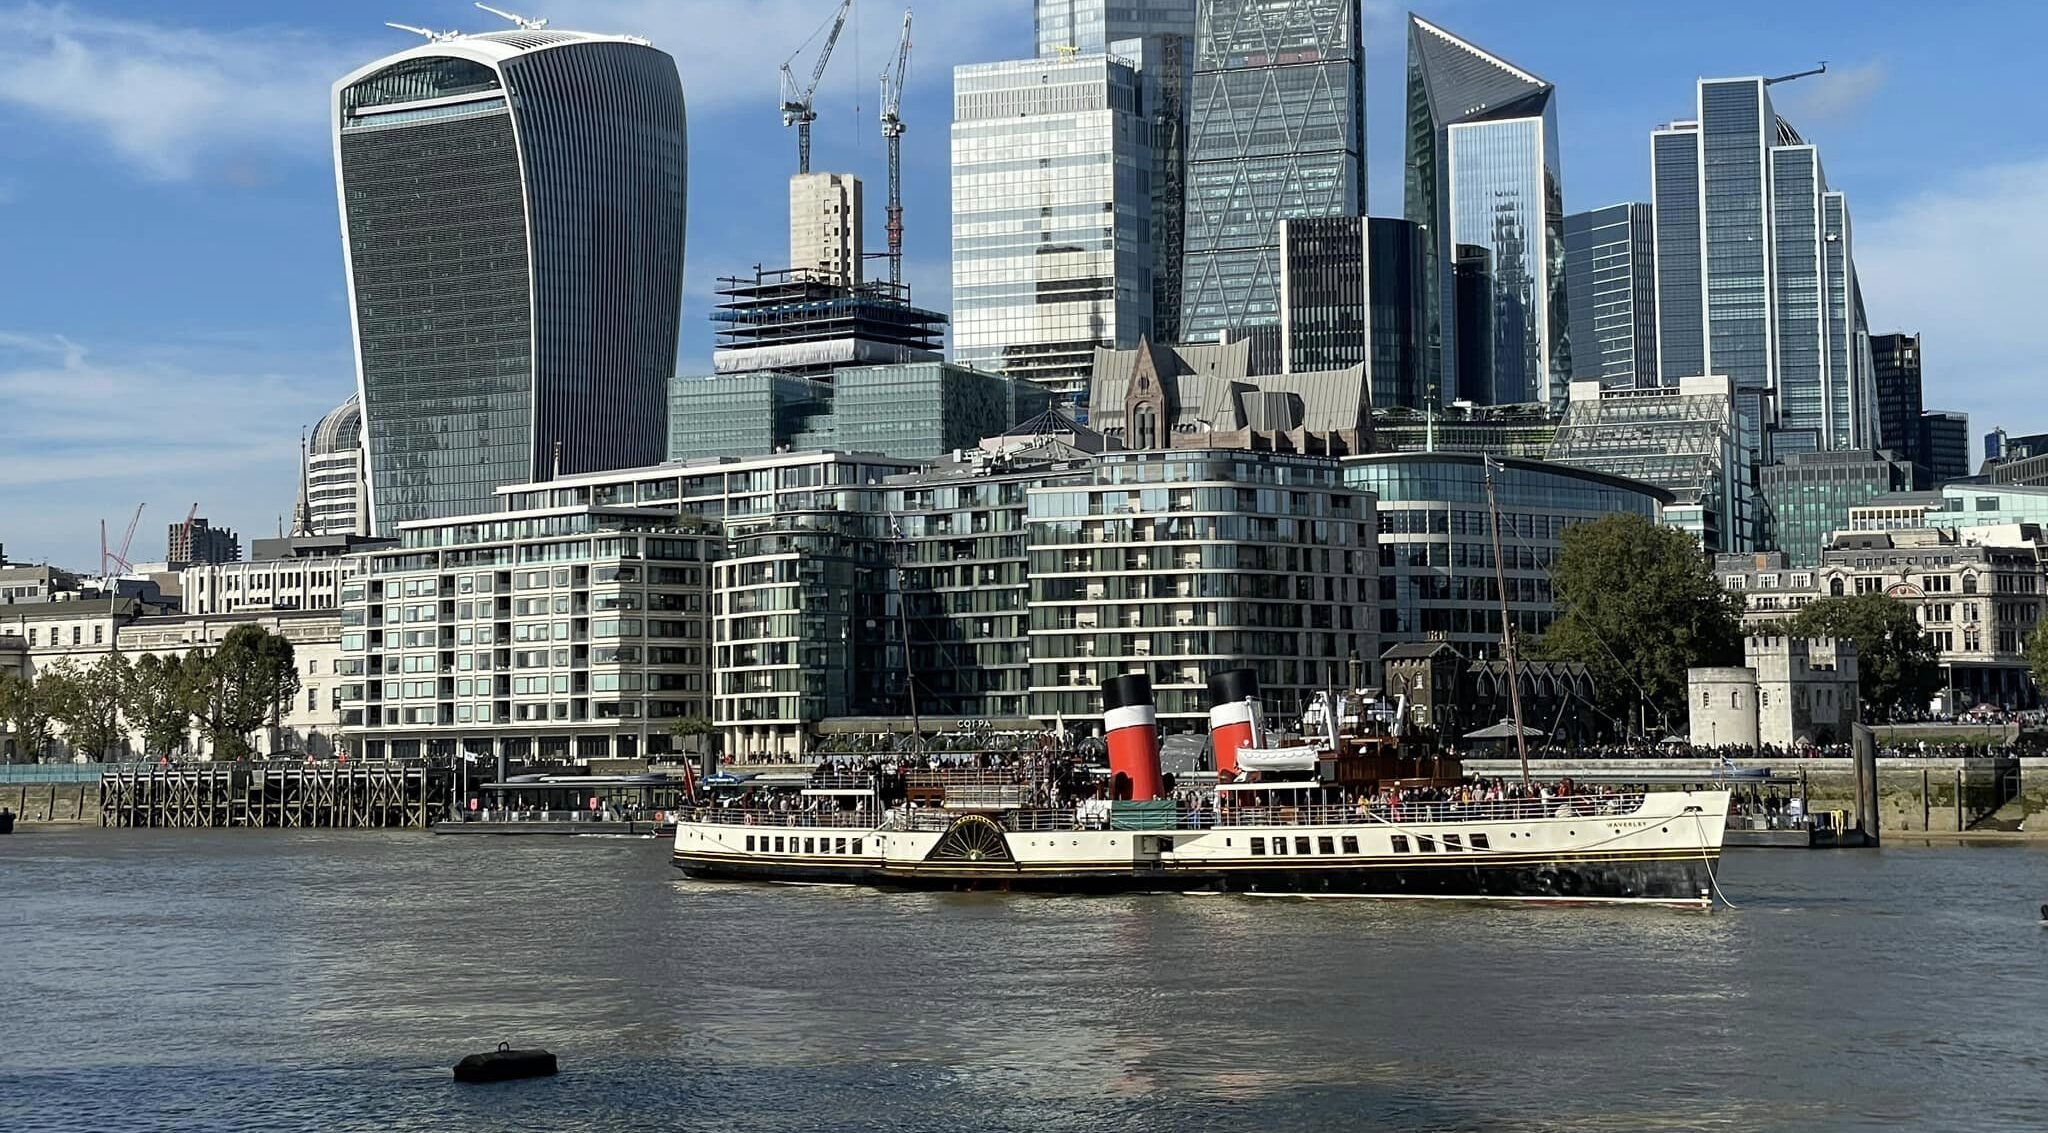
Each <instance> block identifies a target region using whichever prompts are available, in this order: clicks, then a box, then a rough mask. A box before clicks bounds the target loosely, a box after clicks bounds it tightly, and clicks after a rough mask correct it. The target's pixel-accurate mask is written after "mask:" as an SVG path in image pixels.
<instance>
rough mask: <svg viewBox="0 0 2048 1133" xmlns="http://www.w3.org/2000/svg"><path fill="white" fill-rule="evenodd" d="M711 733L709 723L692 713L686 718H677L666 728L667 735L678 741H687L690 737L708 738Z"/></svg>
mask: <svg viewBox="0 0 2048 1133" xmlns="http://www.w3.org/2000/svg"><path fill="white" fill-rule="evenodd" d="M711 732H712V728H711V721H709V720H706V719H705V718H704V717H702V716H698V715H696V714H694V713H692V714H691V715H688V716H678V717H676V719H675V720H674V721H673V722H672V723H670V724H669V726H668V734H669V735H671V736H674V737H675V738H676V739H678V740H682V739H687V738H689V737H691V736H708V735H710V734H711ZM700 750H701V747H700Z"/></svg>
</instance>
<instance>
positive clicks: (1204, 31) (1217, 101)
mask: <svg viewBox="0 0 2048 1133" xmlns="http://www.w3.org/2000/svg"><path fill="white" fill-rule="evenodd" d="M1191 114H1192V119H1191V124H1190V127H1189V131H1190V133H1189V143H1188V190H1187V233H1186V249H1185V252H1184V254H1183V255H1182V259H1181V263H1182V271H1181V287H1182V294H1181V319H1180V339H1181V341H1183V342H1213V341H1215V340H1216V338H1217V336H1218V335H1219V334H1221V333H1224V332H1229V333H1230V334H1231V336H1232V337H1233V338H1237V337H1247V334H1246V332H1249V331H1251V330H1252V329H1253V328H1265V335H1264V337H1263V338H1260V336H1258V335H1251V336H1250V337H1254V338H1255V339H1259V340H1260V341H1267V342H1270V343H1271V344H1272V346H1273V350H1274V352H1275V354H1276V357H1274V358H1272V359H1270V360H1262V361H1270V362H1271V363H1274V364H1276V365H1277V363H1278V358H1277V350H1278V340H1279V336H1278V332H1277V328H1278V325H1279V322H1280V247H1279V239H1280V235H1279V232H1280V230H1279V222H1280V221H1281V220H1282V219H1286V218H1292V217H1311V216H1358V215H1361V214H1363V213H1364V211H1365V51H1364V47H1363V43H1362V36H1361V32H1360V27H1359V15H1358V3H1357V0H1200V3H1199V5H1198V7H1197V21H1196V31H1195V64H1194V103H1193V110H1192V112H1191ZM1255 368H1263V367H1262V366H1261V367H1255Z"/></svg>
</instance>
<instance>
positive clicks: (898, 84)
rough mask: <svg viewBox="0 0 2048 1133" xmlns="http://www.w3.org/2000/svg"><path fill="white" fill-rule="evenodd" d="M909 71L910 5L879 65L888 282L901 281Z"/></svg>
mask: <svg viewBox="0 0 2048 1133" xmlns="http://www.w3.org/2000/svg"><path fill="white" fill-rule="evenodd" d="M909 74H910V9H908V8H905V9H903V38H902V40H901V41H900V42H898V43H897V45H896V62H895V64H894V65H892V66H889V67H885V68H883V69H882V100H881V101H882V136H883V137H884V138H887V139H888V141H889V229H888V231H889V286H890V288H891V289H892V290H893V289H895V288H898V287H901V286H902V285H903V117H902V114H901V111H902V109H903V84H904V82H905V80H907V79H908V78H909Z"/></svg>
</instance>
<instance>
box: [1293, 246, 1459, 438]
mask: <svg viewBox="0 0 2048 1133" xmlns="http://www.w3.org/2000/svg"><path fill="white" fill-rule="evenodd" d="M1424 240H1425V235H1424V233H1423V232H1422V230H1421V229H1420V228H1418V227H1416V226H1415V225H1413V224H1411V223H1409V222H1408V221H1405V220H1399V219H1395V218H1392V217H1363V216H1322V217H1303V218H1299V219H1292V220H1283V221H1281V222H1280V363H1281V365H1280V372H1281V373H1284V374H1293V373H1312V372H1317V371H1326V370H1343V369H1348V368H1350V367H1352V366H1357V365H1361V364H1362V365H1364V366H1365V368H1366V376H1367V379H1368V381H1369V382H1370V389H1371V390H1372V405H1373V408H1375V409H1383V408H1390V407H1393V406H1407V407H1410V408H1419V407H1420V406H1421V405H1422V399H1423V396H1424V394H1425V393H1426V391H1427V389H1428V378H1427V376H1426V371H1425V369H1424V364H1425V356H1426V351H1425V350H1424V345H1425V342H1424V338H1423V328H1424V317H1425V309H1424V307H1423V304H1422V299H1423V286H1422V245H1423V243H1424Z"/></svg>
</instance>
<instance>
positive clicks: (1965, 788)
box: [1464, 757, 2048, 839]
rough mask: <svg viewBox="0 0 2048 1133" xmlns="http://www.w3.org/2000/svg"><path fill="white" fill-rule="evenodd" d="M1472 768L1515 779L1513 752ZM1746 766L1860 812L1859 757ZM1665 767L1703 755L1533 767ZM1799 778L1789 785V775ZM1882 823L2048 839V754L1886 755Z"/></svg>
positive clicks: (1825, 803)
mask: <svg viewBox="0 0 2048 1133" xmlns="http://www.w3.org/2000/svg"><path fill="white" fill-rule="evenodd" d="M1464 765H1465V770H1466V771H1467V772H1468V773H1469V774H1473V775H1479V776H1484V777H1487V778H1492V777H1495V776H1500V777H1504V778H1513V777H1515V776H1517V775H1519V774H1520V773H1521V771H1520V766H1519V764H1517V763H1516V761H1514V760H1512V759H1468V760H1465V761H1464ZM1735 766H1736V767H1738V768H1759V767H1761V768H1769V769H1770V771H1771V773H1772V775H1773V778H1774V779H1778V780H1780V781H1779V782H1777V783H1774V784H1771V785H1769V786H1766V787H1765V788H1764V789H1766V790H1768V789H1769V787H1770V786H1775V787H1776V788H1777V790H1778V791H1779V793H1781V794H1784V793H1788V792H1795V793H1796V792H1797V791H1798V790H1799V789H1800V788H1801V786H1802V785H1803V788H1804V791H1805V794H1806V800H1807V809H1808V810H1809V811H1814V812H1819V811H1843V812H1845V813H1848V814H1851V815H1853V814H1855V812H1856V773H1855V768H1854V765H1853V761H1852V760H1850V759H1848V758H1846V757H1844V758H1831V759H1791V758H1782V757H1781V758H1771V759H1738V760H1736V761H1735ZM1632 767H1634V768H1641V769H1643V770H1654V771H1659V772H1671V771H1689V770H1699V771H1701V772H1702V777H1704V776H1705V775H1706V773H1707V772H1706V765H1705V764H1704V763H1702V761H1700V760H1696V759H1641V760H1637V759H1631V760H1607V759H1588V760H1570V759H1532V760H1530V761H1529V771H1530V774H1532V775H1533V776H1535V777H1536V778H1539V779H1543V780H1549V781H1555V780H1557V779H1562V778H1566V777H1569V776H1572V775H1586V774H1592V773H1596V772H1597V773H1599V774H1603V775H1609V774H1613V773H1614V772H1616V771H1618V770H1624V769H1627V768H1632ZM1785 779H1791V780H1797V781H1798V782H1795V783H1793V784H1790V785H1788V784H1786V783H1785V782H1783V781H1782V780H1785ZM1877 811H1878V829H1879V830H1880V831H1881V832H1885V833H1894V832H1895V833H1900V834H1956V833H1969V832H1990V831H1996V832H2000V833H2004V834H2024V835H2028V836H2030V837H2034V838H2042V839H2048V759H2040V758H2028V759H2017V758H2010V757H2008V758H2003V759H1941V758H1929V759H1879V760H1878V761H1877Z"/></svg>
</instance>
